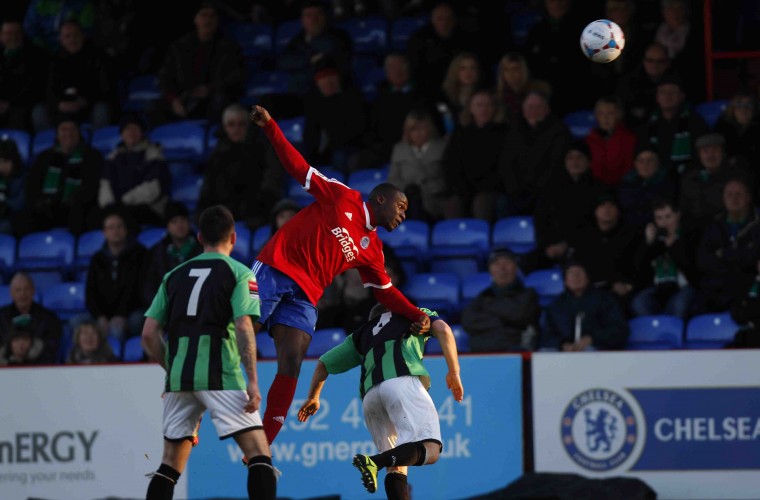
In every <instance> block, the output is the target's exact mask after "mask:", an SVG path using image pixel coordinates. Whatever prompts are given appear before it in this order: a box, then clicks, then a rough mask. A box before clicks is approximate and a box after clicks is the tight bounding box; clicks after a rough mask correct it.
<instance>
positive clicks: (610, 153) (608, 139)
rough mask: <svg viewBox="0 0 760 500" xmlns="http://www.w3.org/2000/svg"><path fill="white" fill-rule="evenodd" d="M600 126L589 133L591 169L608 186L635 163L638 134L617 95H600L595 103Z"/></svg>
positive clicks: (614, 182)
mask: <svg viewBox="0 0 760 500" xmlns="http://www.w3.org/2000/svg"><path fill="white" fill-rule="evenodd" d="M594 117H595V118H596V122H597V126H596V127H594V128H593V129H592V130H591V132H589V135H588V136H587V137H586V143H587V144H588V146H589V149H590V151H591V173H592V174H593V176H594V177H595V178H596V179H598V180H599V181H601V182H602V183H603V184H605V185H607V186H617V185H618V184H619V183H620V181H621V180H622V179H623V176H624V175H625V174H626V173H628V172H629V171H630V170H631V168H632V167H633V156H634V147H635V145H636V136H635V135H634V133H633V132H632V131H631V130H630V129H629V128H628V127H627V126H626V124H625V123H624V122H623V105H622V104H621V103H620V101H619V100H618V98H616V97H601V98H599V99H598V100H597V101H596V105H595V106H594Z"/></svg>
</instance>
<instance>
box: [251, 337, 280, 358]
mask: <svg viewBox="0 0 760 500" xmlns="http://www.w3.org/2000/svg"><path fill="white" fill-rule="evenodd" d="M256 349H257V350H258V354H259V357H260V358H263V359H277V351H276V350H275V347H274V339H273V338H272V337H270V336H269V332H265V331H260V332H259V333H257V334H256Z"/></svg>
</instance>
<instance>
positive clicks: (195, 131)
mask: <svg viewBox="0 0 760 500" xmlns="http://www.w3.org/2000/svg"><path fill="white" fill-rule="evenodd" d="M148 136H149V137H150V139H151V140H152V141H154V142H157V143H159V144H160V145H161V147H162V148H163V152H164V158H166V160H167V161H175V160H180V161H182V160H188V161H196V162H199V161H201V159H202V158H203V155H204V152H205V148H206V128H205V122H203V121H200V120H185V121H180V122H175V123H167V124H164V125H159V126H158V127H156V128H154V129H153V130H151V131H150V133H149V134H148Z"/></svg>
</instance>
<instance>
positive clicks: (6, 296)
mask: <svg viewBox="0 0 760 500" xmlns="http://www.w3.org/2000/svg"><path fill="white" fill-rule="evenodd" d="M11 301H12V299H11V286H10V285H0V307H2V306H4V305H6V304H10V303H11Z"/></svg>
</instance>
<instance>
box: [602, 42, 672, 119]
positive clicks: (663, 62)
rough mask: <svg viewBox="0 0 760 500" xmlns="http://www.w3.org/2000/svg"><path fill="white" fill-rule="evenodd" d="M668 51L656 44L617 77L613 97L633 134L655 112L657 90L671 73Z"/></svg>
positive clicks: (650, 46)
mask: <svg viewBox="0 0 760 500" xmlns="http://www.w3.org/2000/svg"><path fill="white" fill-rule="evenodd" d="M671 65H672V61H671V59H670V57H669V56H668V49H667V48H665V46H664V45H662V44H659V43H657V42H653V43H651V44H649V45H648V46H647V47H646V49H645V50H644V55H643V56H642V57H641V62H640V63H639V65H638V66H637V67H636V68H634V69H633V70H632V71H629V72H628V73H627V74H625V75H623V76H622V77H620V79H619V80H618V82H617V85H616V89H615V95H616V96H618V97H619V98H620V100H621V102H622V104H623V110H624V111H625V114H624V116H625V122H626V124H627V125H628V126H629V127H630V128H631V129H633V130H635V129H637V128H638V127H640V126H641V125H643V124H645V123H646V122H647V120H648V119H649V117H650V116H652V113H654V110H655V109H656V108H657V98H656V95H657V86H658V85H659V83H660V81H661V80H662V79H663V78H666V77H667V76H668V74H669V72H670V71H671Z"/></svg>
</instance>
